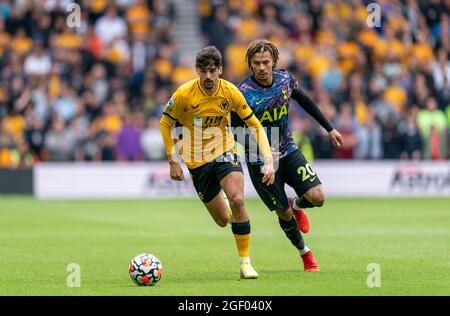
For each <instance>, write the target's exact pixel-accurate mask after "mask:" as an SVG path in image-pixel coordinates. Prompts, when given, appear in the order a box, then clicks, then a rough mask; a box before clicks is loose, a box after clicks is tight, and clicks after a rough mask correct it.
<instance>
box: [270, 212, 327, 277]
mask: <svg viewBox="0 0 450 316" xmlns="http://www.w3.org/2000/svg"><path fill="white" fill-rule="evenodd" d="M276 212H277V215H278V222H279V223H280V227H281V229H282V230H283V231H284V233H285V234H286V237H287V238H288V239H289V240H290V241H291V243H292V244H293V245H294V247H295V248H297V250H298V252H299V254H300V257H301V258H302V261H303V268H304V270H305V271H307V272H316V271H320V267H319V265H318V264H317V262H316V260H315V258H314V256H313V253H312V251H311V249H309V248H308V246H307V245H306V244H305V241H304V240H303V236H302V234H301V232H300V229H299V227H298V224H297V221H296V220H295V217H294V216H293V214H292V211H291V209H282V210H277V211H276Z"/></svg>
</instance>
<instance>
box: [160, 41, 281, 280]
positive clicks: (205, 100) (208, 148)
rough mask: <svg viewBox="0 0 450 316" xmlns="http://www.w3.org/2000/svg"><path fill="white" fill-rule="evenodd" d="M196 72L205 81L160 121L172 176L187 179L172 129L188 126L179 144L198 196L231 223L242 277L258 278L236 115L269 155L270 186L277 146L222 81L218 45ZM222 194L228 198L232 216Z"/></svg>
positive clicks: (184, 92) (171, 104)
mask: <svg viewBox="0 0 450 316" xmlns="http://www.w3.org/2000/svg"><path fill="white" fill-rule="evenodd" d="M195 68H196V71H197V74H198V76H199V78H197V79H194V80H191V81H189V82H187V83H185V84H183V85H182V86H180V87H179V88H178V89H177V90H176V91H175V93H174V94H173V95H172V97H171V98H170V100H169V101H168V102H167V104H166V107H165V108H164V113H163V116H162V118H161V121H160V128H161V134H162V136H163V139H164V144H165V147H166V152H167V156H168V159H169V165H170V177H171V178H172V179H173V180H176V181H183V180H184V175H183V171H182V169H181V166H180V163H179V162H178V159H177V152H176V149H175V148H176V147H175V141H174V140H175V139H177V137H172V127H173V125H174V124H175V123H176V122H178V124H181V126H182V139H181V140H178V139H177V142H176V143H177V146H178V149H179V153H180V155H181V157H182V158H183V160H184V162H185V164H186V166H187V167H188V169H189V173H190V175H191V179H192V182H193V184H194V187H195V189H196V191H197V193H198V196H199V198H200V199H201V200H202V202H203V203H204V204H205V206H206V208H207V209H208V211H209V213H210V214H211V216H212V218H213V219H214V221H215V222H216V223H217V224H218V225H219V226H221V227H225V226H226V225H227V223H229V222H230V220H231V229H232V232H233V234H234V237H235V240H236V246H237V248H238V253H239V257H240V274H241V278H244V279H255V278H257V277H258V273H257V272H256V271H255V269H253V267H252V265H251V263H250V257H249V254H250V219H249V215H248V213H247V210H246V209H245V205H244V197H243V195H244V176H243V172H242V166H241V164H240V162H238V161H236V153H235V149H234V137H233V135H232V134H231V133H230V131H229V130H228V129H227V124H228V118H229V113H230V111H235V112H236V113H237V115H238V116H239V117H240V118H241V119H242V120H243V121H244V122H245V123H246V125H247V126H248V127H250V129H251V130H252V133H253V134H254V136H255V138H256V140H257V143H258V146H259V148H260V151H261V154H262V156H263V157H264V166H263V167H262V169H261V172H262V173H263V174H264V175H263V182H264V184H266V185H272V184H273V182H274V179H275V170H274V165H273V160H272V153H271V148H270V146H269V142H268V139H267V136H266V133H265V132H264V129H263V127H262V126H261V123H260V122H259V120H258V119H257V118H256V117H255V116H254V115H253V112H252V110H251V109H250V107H249V106H248V105H247V102H246V101H245V98H244V96H243V95H242V94H241V92H240V91H239V90H238V88H237V87H236V86H234V85H233V84H232V83H230V82H228V81H226V80H224V79H221V78H219V76H220V75H221V74H222V56H221V54H220V52H219V50H217V48H215V47H214V46H209V47H206V48H204V49H202V50H201V51H200V52H198V54H197V56H196V62H195ZM222 190H223V191H224V192H225V195H226V197H227V198H228V201H229V206H230V207H231V210H232V214H231V215H230V212H229V207H228V205H227V202H226V201H225V197H224V195H223V193H222ZM230 217H231V218H230Z"/></svg>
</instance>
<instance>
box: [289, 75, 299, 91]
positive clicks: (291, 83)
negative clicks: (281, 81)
mask: <svg viewBox="0 0 450 316" xmlns="http://www.w3.org/2000/svg"><path fill="white" fill-rule="evenodd" d="M289 88H290V90H291V91H295V90H299V89H300V84H299V83H298V80H297V79H295V77H294V76H292V75H291V74H289Z"/></svg>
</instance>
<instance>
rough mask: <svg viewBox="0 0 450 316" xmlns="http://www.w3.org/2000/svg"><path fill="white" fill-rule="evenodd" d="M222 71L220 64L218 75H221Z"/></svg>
mask: <svg viewBox="0 0 450 316" xmlns="http://www.w3.org/2000/svg"><path fill="white" fill-rule="evenodd" d="M222 71H223V68H222V66H220V67H219V76H220V75H222Z"/></svg>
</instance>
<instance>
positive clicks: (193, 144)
mask: <svg viewBox="0 0 450 316" xmlns="http://www.w3.org/2000/svg"><path fill="white" fill-rule="evenodd" d="M230 111H235V112H236V113H237V115H239V117H240V118H241V119H242V120H243V121H244V122H245V123H246V124H247V125H248V126H251V127H253V128H254V129H255V131H256V134H257V135H256V136H257V138H258V139H259V140H260V141H261V142H262V146H261V145H260V148H261V151H262V152H263V155H264V156H265V157H266V156H271V153H270V146H269V143H268V141H267V137H266V135H265V133H264V130H263V128H262V126H261V124H260V122H259V121H258V119H256V117H255V116H254V115H253V112H252V110H251V109H250V107H249V106H248V105H247V102H246V100H245V98H244V96H243V95H242V93H241V92H240V91H239V89H238V88H237V87H236V86H234V85H233V84H232V83H230V82H228V81H226V80H224V79H219V83H218V86H217V88H216V91H214V92H213V93H212V94H211V95H208V94H207V93H206V92H205V91H204V90H203V89H202V87H201V85H200V80H199V79H194V80H191V81H189V82H187V83H185V84H183V85H182V86H180V87H179V88H178V89H177V90H176V91H175V93H174V94H173V95H172V97H171V98H170V100H169V101H168V102H167V104H166V106H165V108H164V112H163V117H162V118H161V124H160V126H161V133H162V136H163V139H164V143H165V146H166V151H167V155H169V156H173V155H175V149H174V148H175V146H174V140H173V137H172V126H173V125H174V123H175V122H178V123H179V124H181V125H182V129H183V130H182V134H183V137H182V140H181V141H178V142H177V145H178V148H179V150H180V154H181V156H182V158H183V160H184V162H185V163H186V165H187V166H188V168H190V169H193V168H197V167H199V166H201V165H204V164H205V163H207V162H209V161H212V160H214V159H215V158H217V157H219V156H221V155H222V154H223V153H224V152H226V151H228V150H232V149H234V137H233V135H232V134H231V133H230V131H229V130H228V128H227V126H228V118H229V113H230Z"/></svg>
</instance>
